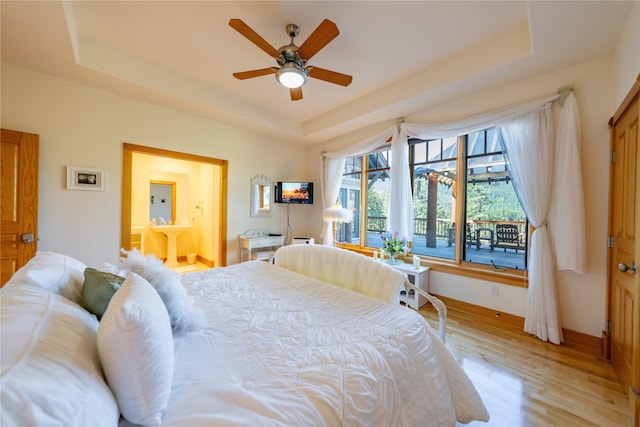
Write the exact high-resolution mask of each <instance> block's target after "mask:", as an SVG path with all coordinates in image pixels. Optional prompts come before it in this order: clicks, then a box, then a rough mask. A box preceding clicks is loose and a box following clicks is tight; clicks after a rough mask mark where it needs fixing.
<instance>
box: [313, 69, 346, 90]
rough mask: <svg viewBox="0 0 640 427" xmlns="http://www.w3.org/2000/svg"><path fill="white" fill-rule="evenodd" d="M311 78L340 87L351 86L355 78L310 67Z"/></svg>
mask: <svg viewBox="0 0 640 427" xmlns="http://www.w3.org/2000/svg"><path fill="white" fill-rule="evenodd" d="M309 68H310V71H309V77H313V78H314V79H319V80H324V81H325V82H329V83H334V84H337V85H340V86H349V85H350V84H351V81H352V80H353V77H351V76H349V75H347V74H342V73H338V72H335V71H331V70H325V69H324V68H318V67H309Z"/></svg>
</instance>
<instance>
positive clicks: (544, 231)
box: [500, 105, 563, 344]
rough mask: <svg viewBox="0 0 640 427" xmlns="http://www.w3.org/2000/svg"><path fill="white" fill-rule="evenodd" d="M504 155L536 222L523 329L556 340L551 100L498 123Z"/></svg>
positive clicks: (558, 336) (558, 331)
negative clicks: (551, 228)
mask: <svg viewBox="0 0 640 427" xmlns="http://www.w3.org/2000/svg"><path fill="white" fill-rule="evenodd" d="M500 128H501V131H502V137H503V141H504V145H505V157H506V158H507V164H508V167H509V173H510V175H511V177H512V178H513V186H514V188H515V190H516V193H517V194H518V197H519V198H520V201H521V203H522V206H523V208H524V211H525V213H526V215H527V218H528V219H529V221H530V222H531V225H533V226H534V227H535V230H534V231H533V234H532V236H531V247H530V249H529V265H528V267H529V290H528V295H527V303H526V309H525V323H524V330H525V331H526V332H528V333H530V334H533V335H536V336H537V337H538V338H540V339H542V340H544V341H551V342H552V343H554V344H560V343H561V342H562V341H563V337H562V328H561V326H560V320H559V318H558V307H557V296H556V284H555V271H554V261H553V254H552V252H551V242H550V240H549V230H548V227H547V215H548V212H549V203H550V201H551V183H552V180H553V177H552V171H553V123H552V118H551V105H547V106H546V107H543V108H542V109H540V110H537V111H532V112H530V113H528V114H525V115H522V116H520V117H517V118H515V119H512V120H509V121H507V122H505V123H503V124H502V125H501V126H500Z"/></svg>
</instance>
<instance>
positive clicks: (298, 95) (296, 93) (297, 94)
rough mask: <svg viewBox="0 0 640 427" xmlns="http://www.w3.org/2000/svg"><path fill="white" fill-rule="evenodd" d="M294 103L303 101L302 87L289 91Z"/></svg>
mask: <svg viewBox="0 0 640 427" xmlns="http://www.w3.org/2000/svg"><path fill="white" fill-rule="evenodd" d="M289 93H290V94H291V100H292V101H300V100H301V99H302V86H300V87H294V88H291V89H289Z"/></svg>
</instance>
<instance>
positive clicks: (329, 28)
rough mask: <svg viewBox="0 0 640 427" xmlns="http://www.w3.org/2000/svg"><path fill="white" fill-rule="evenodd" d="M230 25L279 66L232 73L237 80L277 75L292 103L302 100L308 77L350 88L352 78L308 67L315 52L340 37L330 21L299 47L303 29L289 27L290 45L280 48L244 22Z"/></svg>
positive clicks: (232, 20)
mask: <svg viewBox="0 0 640 427" xmlns="http://www.w3.org/2000/svg"><path fill="white" fill-rule="evenodd" d="M229 26H230V27H231V28H233V29H235V30H236V31H237V32H239V33H240V34H242V35H243V36H245V37H246V38H247V39H249V41H251V42H252V43H253V44H255V45H256V46H258V47H259V48H260V49H262V50H263V51H265V52H266V53H267V54H268V55H269V56H271V57H273V58H274V59H275V60H276V62H277V63H278V65H279V67H269V68H260V69H258V70H250V71H242V72H239V73H233V76H234V77H235V78H237V79H240V80H245V79H250V78H253V77H260V76H266V75H267V74H275V75H276V79H277V80H278V82H279V83H280V84H281V85H283V86H285V87H287V88H289V92H290V94H291V100H292V101H299V100H301V99H302V85H304V84H305V83H306V82H307V79H308V78H309V77H313V78H316V79H319V80H324V81H325V82H329V83H334V84H337V85H341V86H349V84H351V80H352V77H351V76H349V75H346V74H342V73H338V72H335V71H331V70H325V69H324V68H319V67H314V66H309V65H307V62H308V61H309V60H310V59H311V58H312V57H313V56H314V55H315V54H316V53H318V52H319V51H320V50H321V49H322V48H323V47H325V46H326V45H327V44H329V42H331V41H332V40H333V39H335V38H336V37H337V36H338V34H340V31H338V26H337V25H336V24H335V23H334V22H332V21H330V20H328V19H325V20H324V21H322V22H321V23H320V25H318V27H317V28H316V29H315V30H314V31H313V33H311V35H310V36H309V37H308V38H307V39H306V40H305V41H304V42H303V43H302V45H300V47H298V46H296V45H295V44H294V43H293V39H294V38H295V37H296V36H297V35H298V33H299V32H300V29H299V28H298V26H297V25H295V24H289V25H287V26H286V27H285V31H286V32H287V34H288V35H289V37H290V38H291V43H289V44H288V45H285V46H282V47H281V48H280V49H276V48H274V47H273V46H271V45H270V44H269V42H267V41H266V40H265V39H263V38H262V37H261V36H260V35H259V34H258V33H256V32H255V31H254V30H252V29H251V27H249V26H248V25H247V24H245V23H244V22H243V21H242V20H241V19H230V20H229Z"/></svg>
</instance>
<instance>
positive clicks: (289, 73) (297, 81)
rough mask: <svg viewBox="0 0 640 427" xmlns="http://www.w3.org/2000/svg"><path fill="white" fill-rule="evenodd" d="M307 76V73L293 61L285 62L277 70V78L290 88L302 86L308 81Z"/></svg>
mask: <svg viewBox="0 0 640 427" xmlns="http://www.w3.org/2000/svg"><path fill="white" fill-rule="evenodd" d="M307 78H308V76H307V73H306V72H305V71H304V70H302V69H300V68H299V67H298V66H297V65H296V64H294V63H292V62H289V63H287V64H284V65H283V66H282V67H281V68H280V69H279V70H278V71H277V72H276V79H277V80H278V82H279V83H280V84H281V85H282V86H284V87H288V88H289V89H295V88H298V87H300V86H302V85H303V84H305V83H306V82H307Z"/></svg>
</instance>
